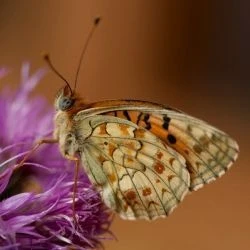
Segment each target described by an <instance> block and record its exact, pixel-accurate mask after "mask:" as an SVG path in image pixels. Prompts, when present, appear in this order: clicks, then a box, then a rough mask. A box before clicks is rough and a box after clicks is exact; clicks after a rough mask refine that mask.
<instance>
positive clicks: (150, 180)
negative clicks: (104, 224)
mask: <svg viewBox="0 0 250 250" xmlns="http://www.w3.org/2000/svg"><path fill="white" fill-rule="evenodd" d="M82 118H83V116H81V115H80V116H79V117H78V118H77V117H76V119H82ZM82 124H84V125H82V126H80V127H78V130H77V135H78V136H79V137H81V136H82V137H84V138H85V139H84V143H82V145H83V146H82V148H81V149H80V150H81V155H82V160H83V161H84V162H85V167H86V170H87V173H88V175H89V176H90V179H91V180H92V182H93V183H94V184H95V185H96V186H97V187H98V186H99V187H100V189H101V193H102V196H103V200H104V202H105V204H106V205H107V206H108V207H110V208H111V209H113V210H115V211H116V212H118V213H119V214H120V216H122V217H123V218H127V219H136V218H145V219H154V218H157V217H164V216H166V215H168V214H169V213H170V212H171V211H172V210H173V209H174V208H175V207H176V206H177V205H178V203H179V202H180V201H181V200H182V199H183V197H184V196H185V194H186V193H187V192H188V190H189V186H190V175H189V172H188V171H187V169H186V161H185V159H184V158H183V157H182V156H181V155H180V154H179V153H178V152H176V151H175V150H173V149H172V148H170V147H169V146H167V145H166V143H164V142H163V141H162V140H161V139H160V138H158V137H157V136H156V135H154V134H153V133H151V132H150V131H148V130H147V129H145V128H142V127H140V126H138V125H137V124H135V123H133V122H131V121H127V120H125V119H121V118H118V117H113V116H104V115H94V116H90V117H87V118H86V116H85V118H84V119H83V120H82ZM90 131H91V132H90Z"/></svg>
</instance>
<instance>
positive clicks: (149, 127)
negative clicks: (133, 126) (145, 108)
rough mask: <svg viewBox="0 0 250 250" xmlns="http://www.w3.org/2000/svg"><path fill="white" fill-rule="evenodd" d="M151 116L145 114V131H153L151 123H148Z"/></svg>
mask: <svg viewBox="0 0 250 250" xmlns="http://www.w3.org/2000/svg"><path fill="white" fill-rule="evenodd" d="M149 117H150V115H149V114H145V115H144V119H143V121H144V122H145V124H146V126H145V129H147V130H150V129H151V123H150V122H149V121H148V119H149Z"/></svg>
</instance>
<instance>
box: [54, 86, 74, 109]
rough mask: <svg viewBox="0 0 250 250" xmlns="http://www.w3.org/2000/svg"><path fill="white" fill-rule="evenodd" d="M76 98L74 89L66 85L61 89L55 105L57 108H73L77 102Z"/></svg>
mask: <svg viewBox="0 0 250 250" xmlns="http://www.w3.org/2000/svg"><path fill="white" fill-rule="evenodd" d="M75 101H76V98H75V95H74V93H73V92H72V90H71V89H70V88H69V86H68V85H66V86H65V87H64V88H63V89H61V90H60V92H59V94H58V97H57V98H56V101H55V106H56V109H57V110H61V111H67V110H69V109H71V108H72V107H73V106H74V104H75Z"/></svg>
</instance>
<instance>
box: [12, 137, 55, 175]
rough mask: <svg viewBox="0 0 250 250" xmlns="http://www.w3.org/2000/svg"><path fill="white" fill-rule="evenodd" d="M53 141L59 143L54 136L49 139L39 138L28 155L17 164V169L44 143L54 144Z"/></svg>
mask: <svg viewBox="0 0 250 250" xmlns="http://www.w3.org/2000/svg"><path fill="white" fill-rule="evenodd" d="M52 143H58V140H57V139H54V138H48V139H41V140H39V141H38V142H37V143H36V144H35V145H34V146H33V148H32V149H31V150H30V151H29V153H28V154H27V155H25V156H24V157H23V159H22V160H21V161H20V162H19V163H18V164H17V165H16V166H15V170H16V169H18V168H19V167H21V166H22V165H23V164H24V162H25V161H27V159H29V157H30V156H31V155H32V154H33V153H34V152H35V151H36V150H37V149H38V148H39V147H40V146H41V145H42V144H52Z"/></svg>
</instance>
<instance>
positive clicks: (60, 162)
mask: <svg viewBox="0 0 250 250" xmlns="http://www.w3.org/2000/svg"><path fill="white" fill-rule="evenodd" d="M6 72H7V71H6V70H0V78H1V77H2V76H3V75H5V74H6ZM45 73H46V72H45V70H44V69H40V70H38V71H37V72H35V73H34V74H33V75H32V76H30V75H29V64H27V63H26V64H24V65H23V67H22V70H21V78H22V79H21V85H20V88H19V89H18V91H16V92H12V91H11V90H10V89H7V88H5V89H4V90H3V92H2V93H0V127H1V130H0V246H2V247H3V249H20V248H21V249H31V248H32V249H69V248H73V249H89V248H95V247H97V246H98V245H99V244H100V240H101V239H102V238H103V237H104V236H103V234H104V233H107V232H108V227H109V224H110V215H109V213H108V212H107V211H106V208H105V207H104V206H103V203H102V201H101V198H100V195H99V194H98V193H97V192H96V191H95V190H94V189H93V188H92V187H91V185H90V183H89V181H88V178H87V177H86V175H85V174H84V173H81V174H80V177H79V180H78V183H77V190H78V191H77V194H76V196H77V202H76V204H75V205H76V206H75V212H76V214H77V217H78V221H77V223H74V221H73V216H72V215H73V211H72V202H73V201H72V196H73V194H72V190H73V185H74V182H73V174H74V173H73V172H74V170H73V169H74V166H72V164H71V163H69V162H68V161H67V160H64V159H63V158H62V156H61V155H60V153H59V151H58V148H57V146H56V145H44V146H41V148H40V149H39V150H38V151H36V152H35V153H34V154H32V156H31V157H30V158H29V159H28V160H27V161H26V162H25V163H24V164H23V166H22V167H19V168H16V166H17V164H18V162H20V161H21V160H22V158H23V157H24V156H25V155H26V154H27V153H28V152H29V151H30V149H31V148H32V146H33V145H34V143H35V142H36V141H37V140H38V139H41V138H44V137H46V136H48V135H49V134H50V133H51V131H52V129H53V112H52V110H51V109H50V108H48V106H47V104H46V101H45V100H44V99H43V98H38V97H35V98H30V97H29V94H30V92H31V91H32V89H34V88H35V86H36V85H37V84H38V82H39V80H40V79H41V78H42V77H43V76H44V74H45Z"/></svg>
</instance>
